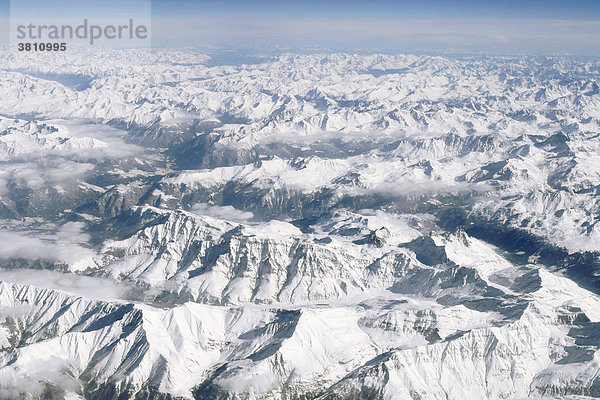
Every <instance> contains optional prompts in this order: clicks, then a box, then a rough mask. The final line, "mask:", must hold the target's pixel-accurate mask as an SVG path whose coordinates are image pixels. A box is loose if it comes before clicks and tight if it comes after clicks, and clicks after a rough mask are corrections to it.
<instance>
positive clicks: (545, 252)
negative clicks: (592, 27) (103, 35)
mask: <svg viewBox="0 0 600 400" xmlns="http://www.w3.org/2000/svg"><path fill="white" fill-rule="evenodd" d="M0 69H1V70H2V72H1V73H0V93H2V96H1V97H0V281H1V282H0V349H1V350H0V398H7V399H22V398H36V399H37V398H46V399H47V398H51V399H82V398H84V399H128V398H131V399H160V400H163V399H165V400H166V399H331V400H333V399H423V400H425V399H457V400H458V399H461V400H462V399H508V398H519V399H520V398H586V397H592V398H594V397H596V398H597V397H600V375H599V371H600V296H599V295H600V90H599V88H598V82H599V78H600V63H598V62H597V61H593V60H592V61H590V60H579V59H574V58H548V57H521V58H514V57H483V56H477V57H474V56H473V57H467V56H464V57H454V58H451V57H438V56H416V55H398V56H390V55H347V54H332V55H292V54H287V55H282V56H279V57H274V58H262V59H257V62H256V63H255V64H242V65H217V63H214V62H212V60H211V58H210V57H209V56H206V55H204V54H199V53H197V52H194V51H187V52H184V51H177V50H154V51H144V50H105V51H97V49H95V50H94V52H93V53H92V52H86V51H83V50H80V51H75V52H71V53H65V54H60V55H58V54H51V53H48V54H37V55H36V54H27V55H23V54H15V53H12V52H9V51H4V52H2V53H0Z"/></svg>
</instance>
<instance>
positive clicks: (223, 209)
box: [191, 203, 254, 222]
mask: <svg viewBox="0 0 600 400" xmlns="http://www.w3.org/2000/svg"><path fill="white" fill-rule="evenodd" d="M191 211H192V212H193V213H196V214H198V215H207V216H209V217H213V218H219V219H225V220H228V221H235V222H245V221H248V220H249V219H252V218H253V217H254V214H252V213H251V212H250V211H241V210H238V209H237V208H234V207H232V206H211V205H209V204H206V203H198V204H195V205H194V206H192V209H191Z"/></svg>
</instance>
